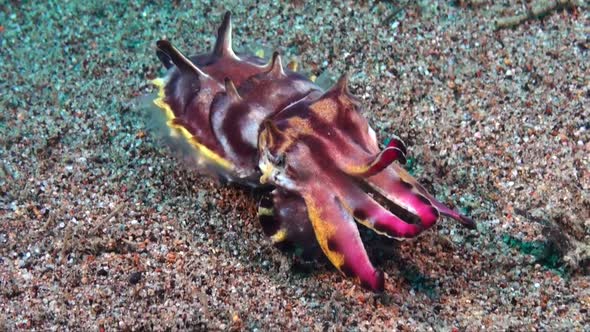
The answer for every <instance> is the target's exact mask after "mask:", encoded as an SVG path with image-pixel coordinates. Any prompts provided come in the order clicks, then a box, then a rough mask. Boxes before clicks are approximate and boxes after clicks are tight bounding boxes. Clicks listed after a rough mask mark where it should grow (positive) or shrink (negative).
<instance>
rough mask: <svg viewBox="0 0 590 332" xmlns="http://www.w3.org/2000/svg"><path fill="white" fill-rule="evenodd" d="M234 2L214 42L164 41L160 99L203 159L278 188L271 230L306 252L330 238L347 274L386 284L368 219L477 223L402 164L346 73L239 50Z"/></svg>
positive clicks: (400, 223) (391, 229)
mask: <svg viewBox="0 0 590 332" xmlns="http://www.w3.org/2000/svg"><path fill="white" fill-rule="evenodd" d="M231 30H232V28H231V20H230V13H229V12H228V13H226V14H225V17H224V19H223V23H222V24H221V26H220V28H219V30H218V33H217V40H216V42H215V46H214V48H213V51H212V52H211V53H210V54H200V55H196V56H193V57H190V58H188V57H186V56H184V55H183V54H182V53H180V52H179V51H178V50H177V49H176V48H174V47H173V46H172V45H171V44H170V42H168V41H166V40H160V41H158V42H157V55H158V57H159V59H160V60H161V61H162V63H163V64H164V66H166V68H168V69H169V71H168V74H167V75H166V77H165V78H161V79H156V80H154V83H155V84H156V85H157V86H158V87H159V88H160V90H159V94H158V97H157V99H155V100H154V103H155V104H156V105H157V106H158V107H159V108H161V109H162V110H163V113H164V115H165V117H166V121H167V124H168V127H169V128H170V133H171V135H173V136H175V137H177V138H178V139H179V140H180V141H183V142H186V143H189V145H190V148H191V150H192V152H193V155H194V157H195V162H196V163H198V164H200V165H201V166H204V167H205V168H208V169H213V170H214V171H215V172H216V174H218V175H220V176H222V177H224V178H226V179H228V180H231V181H237V182H240V183H244V184H249V185H254V186H262V187H268V188H269V194H268V195H267V196H266V199H262V200H261V202H260V205H259V208H258V214H259V220H260V223H261V224H262V228H263V230H264V232H265V233H266V234H267V235H268V236H270V238H271V240H272V242H273V243H274V244H276V245H277V246H279V247H295V248H298V249H299V252H302V253H303V254H306V253H310V252H312V251H313V250H314V249H316V248H318V247H319V248H320V249H321V251H323V253H324V254H325V255H326V257H327V258H328V259H329V260H330V262H331V263H332V264H333V265H334V266H335V267H336V268H337V269H338V270H340V271H341V272H342V273H343V274H345V275H346V276H348V277H353V278H356V279H357V281H358V282H359V283H360V284H361V285H362V286H364V287H366V288H369V289H371V290H374V291H382V290H383V288H384V277H383V273H382V272H381V271H380V270H378V269H376V268H375V267H373V265H372V264H371V262H370V260H369V258H368V256H367V253H366V251H365V248H364V246H363V243H362V242H361V238H360V236H359V230H358V229H357V224H356V223H355V221H356V222H357V223H360V224H362V225H364V226H366V227H368V228H370V229H372V230H374V231H375V232H377V233H379V234H383V235H385V236H389V237H394V238H409V237H415V236H417V235H418V234H420V233H421V232H422V231H424V230H425V229H428V228H430V227H432V225H434V223H435V222H436V220H437V219H438V217H439V214H442V215H444V216H448V217H451V218H453V219H456V220H458V221H459V222H461V223H462V224H463V225H465V226H467V227H470V228H473V227H475V223H474V222H473V221H472V220H471V219H469V218H467V217H465V216H463V215H461V214H459V213H458V212H456V211H454V210H452V209H449V208H448V207H446V206H445V205H443V204H442V203H440V202H438V201H437V200H436V199H435V198H434V197H432V196H431V195H430V194H429V193H428V192H427V191H426V190H425V189H424V188H423V187H422V186H421V185H420V184H419V183H418V182H417V181H416V180H415V179H414V178H413V177H412V176H410V175H409V174H408V172H406V171H405V170H404V169H403V168H402V167H401V166H400V164H404V163H405V162H406V157H405V155H406V147H405V146H404V143H403V142H402V141H401V140H400V139H398V138H393V139H391V140H390V141H389V143H388V144H387V146H386V147H385V148H384V149H383V150H380V149H379V146H378V143H377V139H376V135H375V132H374V130H373V129H372V128H371V127H370V126H369V125H368V123H367V121H366V120H365V118H363V116H362V115H361V105H360V103H359V100H357V99H356V98H355V97H354V96H352V95H351V94H350V92H349V91H348V88H347V79H346V76H343V77H342V78H341V79H340V80H339V81H338V83H336V85H335V86H334V87H332V88H331V89H329V90H328V91H325V92H324V91H322V89H321V88H320V87H319V86H318V85H316V84H314V83H313V82H312V81H311V80H310V79H308V78H307V77H305V76H303V75H301V74H298V73H296V72H294V71H292V70H289V69H287V68H284V67H283V65H282V64H281V58H280V56H279V54H278V53H276V52H275V53H274V54H273V56H272V59H271V60H270V61H268V63H265V61H264V60H262V59H261V58H258V57H256V56H253V55H248V54H237V53H235V52H234V51H233V49H232V46H231V38H232V37H231Z"/></svg>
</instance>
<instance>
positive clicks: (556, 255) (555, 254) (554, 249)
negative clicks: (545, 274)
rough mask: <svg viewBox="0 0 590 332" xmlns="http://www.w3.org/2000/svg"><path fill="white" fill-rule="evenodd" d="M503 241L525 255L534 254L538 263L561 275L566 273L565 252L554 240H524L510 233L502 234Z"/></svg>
mask: <svg viewBox="0 0 590 332" xmlns="http://www.w3.org/2000/svg"><path fill="white" fill-rule="evenodd" d="M502 242H504V243H505V244H506V245H507V246H509V247H510V248H513V249H516V250H518V251H519V252H521V253H523V254H525V255H532V256H533V257H535V259H536V262H537V263H539V264H541V265H542V266H544V267H545V268H547V269H550V270H552V271H554V272H556V273H557V274H558V275H560V276H561V277H564V276H565V275H566V269H565V267H564V264H563V253H562V251H561V250H559V248H558V246H556V245H555V244H554V243H553V242H551V241H524V240H521V239H518V238H516V237H513V236H511V235H508V234H505V235H503V236H502Z"/></svg>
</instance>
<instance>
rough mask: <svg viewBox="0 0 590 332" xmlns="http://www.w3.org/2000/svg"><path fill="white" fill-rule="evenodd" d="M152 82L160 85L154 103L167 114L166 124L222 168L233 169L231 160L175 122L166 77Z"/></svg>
mask: <svg viewBox="0 0 590 332" xmlns="http://www.w3.org/2000/svg"><path fill="white" fill-rule="evenodd" d="M152 84H154V85H155V86H157V87H158V98H156V99H154V104H155V105H156V106H158V107H159V108H160V109H162V111H163V112H164V115H165V116H166V120H167V121H166V125H168V127H170V128H172V129H175V130H176V131H177V132H178V133H180V135H182V137H183V138H184V139H185V140H186V141H187V142H188V143H189V144H190V145H191V146H192V147H193V148H195V149H196V150H197V152H198V153H199V154H200V155H202V156H203V157H205V158H206V159H208V160H210V161H212V162H213V163H215V164H216V165H218V166H220V167H221V168H224V169H225V170H227V171H233V169H234V165H233V164H232V163H231V162H230V161H229V160H227V159H225V158H223V157H221V156H220V155H218V154H217V153H215V152H214V151H213V150H211V149H209V148H208V147H206V146H205V145H203V144H201V143H200V142H199V141H198V139H197V138H196V137H195V136H193V135H192V134H191V133H190V132H189V131H188V130H187V129H186V128H185V127H183V126H181V125H178V124H175V123H174V119H176V116H175V115H174V112H173V111H172V108H171V107H170V105H168V103H166V101H165V100H164V99H165V98H166V92H165V91H164V87H165V86H166V82H165V81H164V79H162V78H156V79H154V80H152Z"/></svg>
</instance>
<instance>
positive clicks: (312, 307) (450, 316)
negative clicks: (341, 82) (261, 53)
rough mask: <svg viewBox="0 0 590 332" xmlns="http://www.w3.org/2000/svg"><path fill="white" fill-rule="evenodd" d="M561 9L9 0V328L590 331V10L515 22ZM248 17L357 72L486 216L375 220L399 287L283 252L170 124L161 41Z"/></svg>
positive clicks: (266, 31) (2, 253) (444, 191)
mask: <svg viewBox="0 0 590 332" xmlns="http://www.w3.org/2000/svg"><path fill="white" fill-rule="evenodd" d="M540 2H541V1H533V2H521V1H448V2H447V1H417V2H414V1H399V2H398V1H378V2H371V1H358V2H357V1H349V2H342V3H338V4H331V5H327V4H325V3H321V2H319V3H318V4H307V3H306V2H305V1H293V2H292V3H291V4H289V5H278V4H266V5H265V4H261V2H257V3H254V2H252V3H251V4H238V3H237V2H227V3H224V2H222V1H210V2H204V3H198V4H190V3H188V2H185V1H149V2H148V1H146V2H142V1H112V2H108V4H104V3H101V4H97V5H91V4H90V2H88V1H69V2H64V1H45V2H43V3H39V2H36V1H30V2H28V3H21V2H19V1H8V2H1V3H0V9H1V11H0V46H1V47H0V56H1V58H0V87H1V91H2V92H1V97H0V110H1V113H0V142H1V143H2V144H0V157H1V160H0V162H1V164H0V193H1V197H0V218H1V219H0V220H1V221H0V330H8V331H12V330H39V331H45V330H60V331H62V330H76V331H80V330H265V331H266V330H304V331H305V330H309V331H315V330H329V331H331V330H335V331H356V330H402V331H504V330H512V331H534V330H539V331H590V318H589V317H590V313H589V310H590V277H589V274H590V266H589V265H590V264H589V263H590V258H589V257H590V253H589V251H590V249H589V248H588V243H589V242H590V215H589V214H590V212H589V211H590V191H589V190H590V160H589V155H590V135H589V129H590V122H589V120H588V119H589V118H590V61H589V60H588V59H590V56H589V53H588V48H590V14H589V10H588V5H587V4H584V3H583V2H582V1H580V2H579V3H578V5H577V6H574V7H570V8H561V9H558V10H554V11H550V12H548V13H547V14H546V15H545V16H543V17H542V18H531V19H530V20H527V21H524V22H522V23H520V24H518V25H516V26H515V27H513V28H508V29H499V30H498V29H496V23H497V22H498V20H499V19H501V18H504V17H510V16H513V15H520V14H523V13H526V12H527V10H531V8H530V7H532V6H534V5H535V4H537V3H540ZM543 2H544V3H546V2H548V1H543ZM549 2H550V1H549ZM523 3H525V5H523ZM527 3H528V4H527ZM527 6H528V7H527ZM225 10H231V11H232V12H233V22H234V43H235V45H236V46H237V47H238V48H240V47H241V48H243V49H246V48H251V47H253V46H252V45H255V46H256V47H261V46H264V47H265V48H268V49H278V50H280V51H281V52H283V53H284V54H286V55H287V56H291V57H292V56H297V60H298V61H299V63H301V65H302V66H303V67H304V68H305V69H306V70H307V71H308V72H309V73H311V74H313V75H316V76H320V77H327V74H325V73H327V72H328V73H333V74H334V75H335V74H339V73H343V72H349V73H350V74H351V76H350V77H351V79H350V81H351V87H350V88H351V90H352V92H353V93H355V94H356V95H357V96H358V97H359V98H360V99H361V100H362V102H363V105H364V106H365V108H366V112H365V115H366V117H367V118H368V119H369V121H370V123H371V124H372V126H373V127H374V128H375V130H376V131H377V134H378V136H379V137H380V138H381V139H382V140H385V139H386V138H387V137H389V136H391V135H392V134H397V135H398V136H400V137H401V138H402V139H403V140H404V141H405V142H406V144H407V145H408V146H409V154H410V155H411V157H412V159H411V160H412V172H413V173H414V174H415V175H416V177H417V178H418V179H419V181H420V182H421V183H423V184H424V185H425V186H426V187H427V188H428V189H429V190H431V191H432V192H434V193H435V194H436V196H437V197H438V198H439V199H440V200H442V201H443V202H446V203H448V204H449V205H451V206H455V207H457V208H458V209H460V210H461V211H462V212H465V213H467V214H469V215H470V216H471V217H472V218H473V219H474V220H476V221H477V222H478V229H477V230H476V231H470V230H467V229H464V228H462V227H461V226H460V225H458V224H456V223H454V222H451V221H449V220H441V221H440V222H439V223H438V224H437V225H436V226H435V227H434V228H433V229H432V230H430V231H428V232H426V233H425V234H423V235H422V236H420V237H419V238H417V239H415V240H409V241H404V242H395V241H390V240H387V239H382V238H379V237H376V236H373V235H371V234H366V237H367V239H366V246H367V248H368V250H369V254H370V256H371V258H372V260H373V262H374V263H375V264H376V265H377V266H378V267H379V268H380V269H382V270H383V271H384V272H385V273H386V278H387V280H386V291H385V292H384V293H383V294H378V295H375V294H373V293H371V292H369V291H366V290H364V289H362V288H360V287H359V286H358V285H356V284H355V283H354V282H352V281H351V280H349V279H346V278H344V277H343V276H342V275H341V274H340V273H338V272H337V271H336V270H335V269H334V268H332V267H331V266H330V265H329V264H327V263H326V262H317V263H306V262H301V261H300V260H299V259H297V258H294V257H292V256H290V255H286V254H283V253H281V252H279V251H278V250H276V249H275V248H274V247H273V246H272V245H271V243H270V241H269V240H268V239H267V238H265V237H264V235H263V233H262V230H261V227H260V226H259V224H258V221H257V219H256V197H257V196H256V193H254V194H253V193H251V192H250V191H249V190H247V189H243V188H239V187H236V186H224V185H222V184H219V183H217V182H216V181H215V180H212V179H211V178H209V177H205V176H203V175H200V174H199V172H198V171H197V170H195V169H194V168H192V167H188V166H187V165H185V164H184V163H183V162H181V161H179V158H178V157H176V156H175V154H174V153H173V152H171V150H170V149H169V148H168V147H167V146H166V145H165V144H163V142H162V139H161V138H160V137H159V136H158V135H156V134H154V133H153V132H152V131H150V130H148V126H147V125H146V119H147V118H148V117H147V116H146V112H145V107H144V106H145V104H146V99H147V97H146V96H148V95H150V94H153V93H154V91H155V89H154V87H153V86H151V85H150V83H149V80H150V79H153V78H155V77H158V76H161V75H162V74H163V73H164V71H163V69H162V68H161V65H160V63H159V61H158V59H157V58H156V56H155V51H154V45H155V41H156V40H158V39H161V38H168V39H170V40H172V41H174V43H175V45H176V46H177V47H178V48H180V49H181V50H184V51H186V52H188V53H194V52H197V51H200V52H204V51H208V50H210V49H211V48H212V43H213V42H214V32H215V31H216V29H217V26H218V24H219V22H220V21H221V17H222V15H223V13H224V12H225Z"/></svg>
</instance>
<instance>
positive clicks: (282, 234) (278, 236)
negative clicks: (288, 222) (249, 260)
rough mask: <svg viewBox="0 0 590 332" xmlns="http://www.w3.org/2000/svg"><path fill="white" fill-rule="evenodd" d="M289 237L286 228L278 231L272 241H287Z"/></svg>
mask: <svg viewBox="0 0 590 332" xmlns="http://www.w3.org/2000/svg"><path fill="white" fill-rule="evenodd" d="M286 238H287V231H286V230H284V229H280V230H279V231H278V232H276V233H274V234H273V235H272V236H271V237H270V239H271V241H272V243H279V242H283V241H285V239H286Z"/></svg>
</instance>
